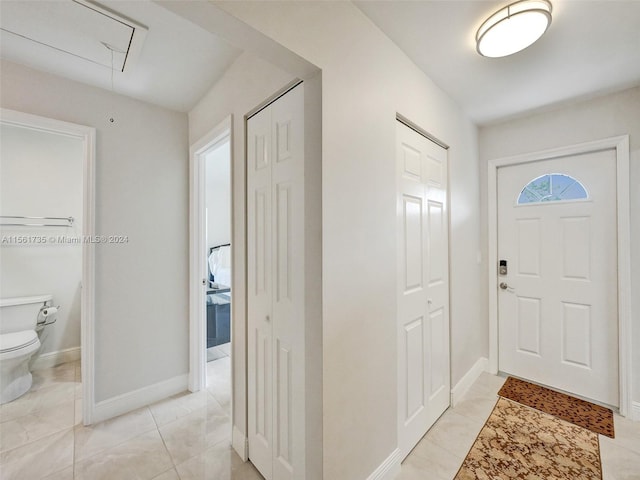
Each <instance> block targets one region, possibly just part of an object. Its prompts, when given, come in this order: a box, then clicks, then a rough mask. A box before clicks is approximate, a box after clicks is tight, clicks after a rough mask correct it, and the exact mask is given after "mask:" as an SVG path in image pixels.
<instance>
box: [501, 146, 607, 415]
mask: <svg viewBox="0 0 640 480" xmlns="http://www.w3.org/2000/svg"><path fill="white" fill-rule="evenodd" d="M497 181H498V196H497V200H498V259H499V261H505V262H506V270H507V272H506V274H499V275H498V283H499V285H498V286H497V288H498V291H499V294H498V330H499V369H500V370H501V371H503V372H505V373H508V374H512V375H515V376H518V377H522V378H524V379H528V380H531V381H534V382H536V383H540V384H543V385H548V386H550V387H554V388H557V389H560V390H563V391H566V392H569V393H573V394H576V395H578V396H581V397H585V398H588V399H592V400H595V401H598V402H601V403H605V404H608V405H611V406H618V405H619V397H618V395H619V393H618V392H619V391H618V311H617V300H618V293H617V247H616V245H617V233H616V231H617V228H616V155H615V150H607V151H600V152H592V153H587V154H581V155H573V156H569V157H562V158H557V159H551V160H543V161H537V162H531V163H525V164H520V165H513V166H506V167H500V168H499V169H498V179H497Z"/></svg>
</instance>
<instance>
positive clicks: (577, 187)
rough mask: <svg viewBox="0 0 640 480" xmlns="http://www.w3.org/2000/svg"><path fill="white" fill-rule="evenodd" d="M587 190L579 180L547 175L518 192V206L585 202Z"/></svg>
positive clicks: (556, 174) (561, 175)
mask: <svg viewBox="0 0 640 480" xmlns="http://www.w3.org/2000/svg"><path fill="white" fill-rule="evenodd" d="M588 198H589V195H588V194H587V189H586V188H585V187H584V185H582V183H580V181H579V180H577V179H575V178H573V177H572V176H570V175H565V174H564V173H547V174H545V175H541V176H539V177H537V178H534V179H533V180H531V181H530V182H529V183H527V185H525V187H524V188H523V189H522V191H521V192H520V195H519V196H518V205H528V204H532V203H543V202H561V201H565V202H566V201H573V200H586V199H588Z"/></svg>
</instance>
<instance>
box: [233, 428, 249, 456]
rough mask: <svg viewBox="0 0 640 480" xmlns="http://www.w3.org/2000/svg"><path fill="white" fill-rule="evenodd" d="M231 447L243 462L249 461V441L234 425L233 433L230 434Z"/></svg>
mask: <svg viewBox="0 0 640 480" xmlns="http://www.w3.org/2000/svg"><path fill="white" fill-rule="evenodd" d="M231 446H232V447H233V449H234V450H235V451H236V453H237V454H238V455H239V456H240V458H241V459H242V461H243V462H246V461H247V460H249V441H248V439H247V437H246V436H245V435H244V433H242V432H241V431H240V429H239V428H238V427H236V426H235V425H234V426H233V432H232V433H231Z"/></svg>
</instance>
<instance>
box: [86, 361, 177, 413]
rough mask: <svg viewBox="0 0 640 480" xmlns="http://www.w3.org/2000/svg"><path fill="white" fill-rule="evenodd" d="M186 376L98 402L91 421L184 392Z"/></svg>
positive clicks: (129, 410)
mask: <svg viewBox="0 0 640 480" xmlns="http://www.w3.org/2000/svg"><path fill="white" fill-rule="evenodd" d="M187 377H188V375H187V374H186V373H185V374H184V375H178V376H177V377H173V378H170V379H169V380H165V381H163V382H158V383H154V384H153V385H148V386H146V387H143V388H139V389H138V390H134V391H133V392H128V393H124V394H122V395H118V396H117V397H113V398H110V399H108V400H103V401H102V402H98V403H96V405H95V407H94V409H93V414H92V416H91V420H92V423H98V422H102V421H104V420H108V419H110V418H113V417H117V416H118V415H122V414H123V413H127V412H131V411H132V410H135V409H137V408H140V407H144V406H145V405H150V404H152V403H155V402H158V401H160V400H164V399H165V398H167V397H170V396H171V395H175V394H176V393H180V392H184V391H186V390H187V382H188V380H187Z"/></svg>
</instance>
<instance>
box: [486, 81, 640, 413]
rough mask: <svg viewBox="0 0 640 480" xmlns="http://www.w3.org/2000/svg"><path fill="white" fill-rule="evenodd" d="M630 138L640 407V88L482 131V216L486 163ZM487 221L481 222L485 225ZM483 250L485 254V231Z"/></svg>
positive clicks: (635, 394)
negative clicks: (568, 147) (554, 149)
mask: <svg viewBox="0 0 640 480" xmlns="http://www.w3.org/2000/svg"><path fill="white" fill-rule="evenodd" d="M624 134H628V135H629V136H630V151H631V157H630V163H631V165H630V167H631V172H630V178H629V183H630V186H631V189H630V191H631V289H632V295H631V298H632V306H631V308H632V329H633V331H632V335H633V350H634V359H633V372H634V379H635V382H634V385H633V399H634V401H636V402H640V327H639V325H640V323H639V321H638V320H639V317H638V315H640V296H639V295H638V291H639V290H638V289H639V288H640V188H638V187H639V186H640V87H636V88H632V89H629V90H625V91H623V92H620V93H615V94H612V95H607V96H604V97H600V98H594V99H591V100H587V101H582V102H579V103H575V104H573V105H569V106H563V107H559V108H557V109H554V110H550V111H545V112H541V113H537V114H535V115H530V116H527V117H524V118H519V119H513V120H509V121H507V122H504V123H499V124H495V125H490V126H486V127H483V128H481V129H480V135H479V141H480V156H481V163H482V182H481V185H482V197H483V200H482V215H483V219H486V218H487V201H486V197H487V188H486V185H487V181H486V179H487V167H486V165H487V162H488V161H489V160H491V159H495V158H501V157H506V156H511V155H516V154H520V153H527V152H536V151H540V150H545V149H548V148H555V147H562V146H567V145H574V144H577V143H582V142H588V141H592V140H599V139H602V138H607V137H613V136H618V135H624ZM485 224H486V221H483V225H485ZM484 230H485V232H484V235H483V238H484V246H483V251H484V252H485V254H486V252H487V244H486V242H487V241H486V238H487V236H486V228H485V229H484Z"/></svg>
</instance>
